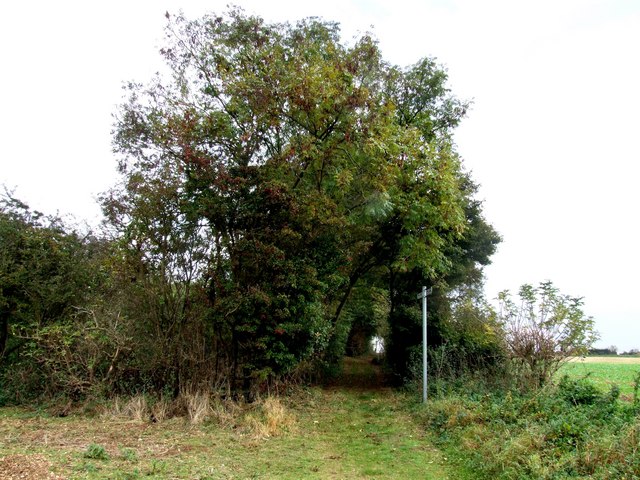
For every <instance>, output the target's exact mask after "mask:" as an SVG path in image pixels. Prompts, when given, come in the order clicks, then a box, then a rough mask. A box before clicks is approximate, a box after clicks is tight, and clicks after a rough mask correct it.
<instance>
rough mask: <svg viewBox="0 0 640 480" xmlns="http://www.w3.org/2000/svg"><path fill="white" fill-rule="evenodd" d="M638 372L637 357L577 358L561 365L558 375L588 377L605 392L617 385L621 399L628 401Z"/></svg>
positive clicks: (639, 361) (639, 368) (638, 360)
mask: <svg viewBox="0 0 640 480" xmlns="http://www.w3.org/2000/svg"><path fill="white" fill-rule="evenodd" d="M638 372H640V358H638V357H584V358H582V357H579V358H574V359H571V361H569V362H568V363H566V364H565V365H563V367H562V368H561V369H560V372H558V373H559V375H569V377H572V378H580V377H585V376H588V377H589V379H591V381H593V382H594V383H595V384H596V385H597V386H598V387H600V388H601V389H602V390H605V391H606V390H609V389H610V388H611V386H612V385H618V386H619V387H620V393H621V396H622V398H624V399H627V400H630V399H632V398H633V384H634V379H635V377H636V375H637V374H638Z"/></svg>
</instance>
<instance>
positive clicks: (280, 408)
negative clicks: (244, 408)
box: [245, 397, 296, 438]
mask: <svg viewBox="0 0 640 480" xmlns="http://www.w3.org/2000/svg"><path fill="white" fill-rule="evenodd" d="M245 422H246V424H247V426H248V427H249V429H250V431H251V432H252V435H253V436H254V437H257V438H268V437H275V436H278V435H282V434H283V433H285V432H290V431H293V430H294V427H295V426H296V417H295V415H294V414H293V412H291V411H289V410H288V409H287V408H286V407H285V406H284V404H283V403H282V401H281V400H280V399H279V398H277V397H267V398H266V399H265V400H264V401H262V402H261V403H260V405H259V406H258V408H257V409H256V412H252V413H249V414H247V416H246V417H245Z"/></svg>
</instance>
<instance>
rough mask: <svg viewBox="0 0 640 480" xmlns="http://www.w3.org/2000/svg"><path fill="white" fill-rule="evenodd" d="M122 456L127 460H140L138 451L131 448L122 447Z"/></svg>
mask: <svg viewBox="0 0 640 480" xmlns="http://www.w3.org/2000/svg"><path fill="white" fill-rule="evenodd" d="M120 457H121V458H122V459H123V460H126V461H127V462H132V463H134V462H137V461H138V455H137V454H136V451H135V450H133V449H131V448H121V449H120Z"/></svg>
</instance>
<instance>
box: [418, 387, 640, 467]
mask: <svg viewBox="0 0 640 480" xmlns="http://www.w3.org/2000/svg"><path fill="white" fill-rule="evenodd" d="M476 385H477V384H475V383H467V385H466V388H460V386H458V387H456V388H451V389H449V390H448V392H447V395H446V396H441V397H438V398H436V399H433V400H432V401H431V402H430V403H429V404H427V406H426V407H421V408H420V409H419V410H418V415H419V418H420V419H421V421H422V422H423V424H424V425H425V427H426V428H428V429H430V430H431V431H433V432H434V433H435V434H436V435H437V439H438V442H439V443H440V444H441V446H442V447H443V448H445V449H447V450H448V451H449V454H450V455H452V456H453V457H454V458H457V459H458V461H459V462H463V463H466V464H467V466H468V467H469V468H470V469H472V470H473V471H474V472H477V478H487V479H552V478H554V479H555V478H586V477H588V478H635V475H636V474H637V466H638V465H639V464H640V452H638V449H637V440H638V438H640V436H639V433H640V423H638V418H637V416H636V413H637V409H636V408H635V407H634V405H633V404H632V403H622V402H621V401H620V400H619V398H618V397H619V390H618V389H617V388H616V387H614V388H612V389H611V391H609V392H600V391H599V390H598V389H597V388H596V387H595V386H594V385H593V384H592V383H591V382H590V381H589V379H588V378H582V379H569V378H567V377H565V378H563V379H562V380H561V381H560V382H559V384H558V385H548V386H546V387H545V388H543V389H539V390H537V391H533V392H529V393H522V392H521V391H520V390H508V389H506V390H505V389H503V390H500V389H494V390H493V391H487V390H480V391H477V390H474V388H475V387H476ZM634 442H635V443H634Z"/></svg>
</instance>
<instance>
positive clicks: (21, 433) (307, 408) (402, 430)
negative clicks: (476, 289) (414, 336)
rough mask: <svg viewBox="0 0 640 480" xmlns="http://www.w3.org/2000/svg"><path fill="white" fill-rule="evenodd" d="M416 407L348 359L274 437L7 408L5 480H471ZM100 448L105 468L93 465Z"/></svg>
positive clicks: (210, 426) (302, 399) (236, 427)
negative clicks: (413, 413)
mask: <svg viewBox="0 0 640 480" xmlns="http://www.w3.org/2000/svg"><path fill="white" fill-rule="evenodd" d="M407 402H408V399H407V398H406V396H404V395H402V394H400V393H398V392H395V391H393V390H391V389H388V388H385V387H384V385H382V384H381V377H380V374H379V372H377V371H376V370H375V369H373V368H372V367H371V366H370V364H369V363H367V362H366V361H364V360H360V359H348V360H347V363H346V368H345V374H344V375H343V377H342V378H341V381H339V382H337V383H335V384H333V385H330V386H327V387H325V388H313V389H309V390H305V391H304V392H303V393H301V394H299V395H296V396H294V397H292V398H289V399H287V400H286V401H285V404H286V412H287V415H289V416H290V417H291V418H293V419H295V421H294V422H292V424H291V426H290V428H284V429H282V431H280V432H279V433H276V434H273V435H270V436H265V435H260V434H258V433H256V430H255V428H253V429H252V428H249V427H250V424H251V422H247V419H248V418H253V422H254V424H255V423H256V419H259V418H263V417H260V415H259V414H258V413H255V412H254V413H251V412H249V414H248V415H245V416H244V417H243V420H242V421H241V420H238V422H237V423H236V424H229V425H227V426H225V427H221V426H220V425H219V424H217V423H215V422H211V423H205V424H204V425H200V426H192V425H189V424H188V423H186V422H185V421H184V420H183V419H179V418H176V419H172V420H168V421H165V422H161V423H155V424H154V423H149V422H135V421H130V420H124V419H118V418H108V417H106V418H105V417H96V418H89V417H87V416H80V415H79V416H74V415H72V416H69V417H65V418H58V417H51V416H47V415H43V414H36V413H34V412H28V411H25V410H17V409H8V408H4V409H0V478H2V479H13V478H16V479H17V478H33V479H39V478H41V479H45V478H47V479H62V478H86V479H98V478H115V479H134V478H180V479H182V478H184V479H203V480H204V479H254V478H256V479H257V478H263V479H269V478H274V479H304V478H310V479H313V478H315V479H365V478H380V479H382V478H396V479H401V478H411V479H413V478H416V479H418V478H419V479H431V478H432V479H446V478H451V479H457V478H461V476H460V475H457V474H456V472H455V470H454V468H453V467H451V466H449V465H447V461H446V458H445V457H444V456H443V454H442V453H440V452H439V451H438V450H437V449H435V448H434V447H433V445H432V444H431V442H430V441H429V438H428V437H426V436H425V433H424V432H422V431H421V429H420V428H418V427H417V426H416V425H415V422H414V421H413V420H412V419H411V417H410V415H409V413H408V408H407ZM258 423H259V421H258ZM90 445H93V447H94V449H95V448H96V447H99V448H103V449H104V453H105V455H104V458H87V457H92V456H91V455H88V449H89V446H90ZM99 456H100V455H93V457H99ZM107 457H108V458H107Z"/></svg>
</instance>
